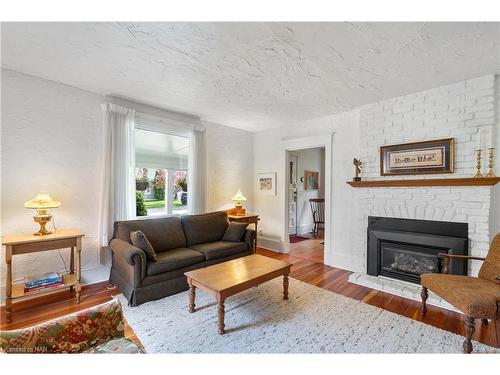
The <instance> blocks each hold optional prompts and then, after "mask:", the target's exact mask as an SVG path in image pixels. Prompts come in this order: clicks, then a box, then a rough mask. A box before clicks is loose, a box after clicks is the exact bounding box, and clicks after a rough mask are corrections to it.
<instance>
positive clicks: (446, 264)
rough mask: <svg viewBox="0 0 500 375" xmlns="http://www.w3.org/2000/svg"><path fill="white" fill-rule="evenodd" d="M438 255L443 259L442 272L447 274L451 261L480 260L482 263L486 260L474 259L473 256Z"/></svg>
mask: <svg viewBox="0 0 500 375" xmlns="http://www.w3.org/2000/svg"><path fill="white" fill-rule="evenodd" d="M438 255H439V256H442V257H444V270H443V273H448V272H449V265H450V260H451V259H462V260H481V261H484V260H485V259H486V258H482V257H475V256H470V255H454V254H446V253H439V254H438Z"/></svg>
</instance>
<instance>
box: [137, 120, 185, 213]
mask: <svg viewBox="0 0 500 375" xmlns="http://www.w3.org/2000/svg"><path fill="white" fill-rule="evenodd" d="M188 157H189V137H188V136H187V135H179V134H171V133H166V132H160V131H153V130H151V129H149V128H148V129H146V127H145V126H141V124H140V123H139V122H138V123H136V130H135V166H136V169H135V171H136V180H135V185H136V207H137V216H157V215H166V214H184V213H187V211H188V206H187V194H188V193H187V181H188V179H187V177H188V172H187V169H188Z"/></svg>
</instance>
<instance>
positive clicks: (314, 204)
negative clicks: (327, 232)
mask: <svg viewBox="0 0 500 375" xmlns="http://www.w3.org/2000/svg"><path fill="white" fill-rule="evenodd" d="M309 204H310V205H311V211H312V216H313V222H314V228H313V235H314V237H318V234H319V229H320V225H323V226H324V225H325V200H324V199H322V198H316V199H309Z"/></svg>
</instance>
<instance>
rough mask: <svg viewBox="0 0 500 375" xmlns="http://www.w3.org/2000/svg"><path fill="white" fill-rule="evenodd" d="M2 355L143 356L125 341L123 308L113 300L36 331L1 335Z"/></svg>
mask: <svg viewBox="0 0 500 375" xmlns="http://www.w3.org/2000/svg"><path fill="white" fill-rule="evenodd" d="M0 353H30V354H36V353H121V354H129V353H143V350H142V349H141V348H139V347H138V346H137V345H136V344H135V343H134V342H132V341H131V340H129V339H127V338H125V335H124V319H123V312H122V305H121V304H120V302H119V301H118V300H111V301H108V302H105V303H103V304H101V305H97V306H93V307H90V308H88V309H85V310H81V311H78V312H76V313H73V314H70V315H66V316H62V317H59V318H56V319H54V320H49V321H48V322H44V323H40V324H37V325H35V326H32V327H27V328H22V329H16V330H13V331H0Z"/></svg>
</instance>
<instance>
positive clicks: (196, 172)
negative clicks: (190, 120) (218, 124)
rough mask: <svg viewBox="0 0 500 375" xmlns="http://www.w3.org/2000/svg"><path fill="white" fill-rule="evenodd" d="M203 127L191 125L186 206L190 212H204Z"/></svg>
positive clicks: (204, 156)
mask: <svg viewBox="0 0 500 375" xmlns="http://www.w3.org/2000/svg"><path fill="white" fill-rule="evenodd" d="M205 150H206V149H205V128H203V127H202V126H199V125H192V126H191V131H190V145H189V160H188V207H189V212H190V213H192V214H200V213H204V212H206V192H207V187H206V163H205V159H206V151H205Z"/></svg>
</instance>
